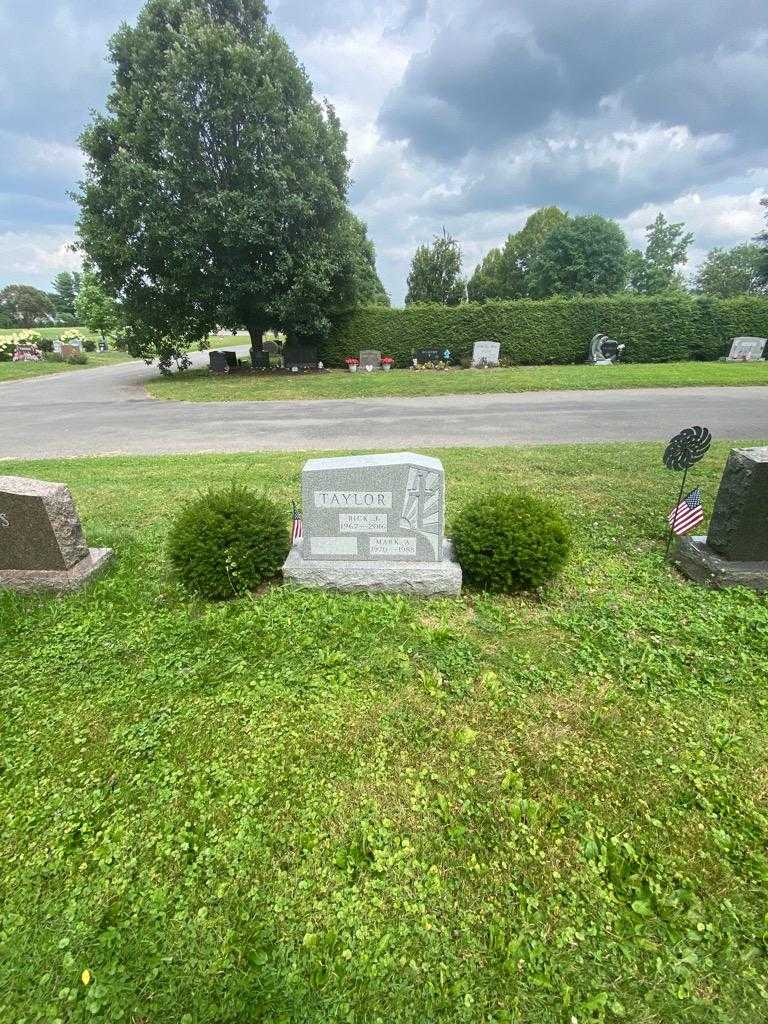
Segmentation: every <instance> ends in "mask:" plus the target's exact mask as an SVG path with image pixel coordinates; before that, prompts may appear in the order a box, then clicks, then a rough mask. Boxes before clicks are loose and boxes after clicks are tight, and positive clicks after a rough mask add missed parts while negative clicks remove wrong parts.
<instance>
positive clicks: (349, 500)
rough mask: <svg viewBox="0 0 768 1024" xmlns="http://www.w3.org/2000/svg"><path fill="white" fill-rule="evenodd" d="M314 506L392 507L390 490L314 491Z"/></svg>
mask: <svg viewBox="0 0 768 1024" xmlns="http://www.w3.org/2000/svg"><path fill="white" fill-rule="evenodd" d="M315 508H392V491H315Z"/></svg>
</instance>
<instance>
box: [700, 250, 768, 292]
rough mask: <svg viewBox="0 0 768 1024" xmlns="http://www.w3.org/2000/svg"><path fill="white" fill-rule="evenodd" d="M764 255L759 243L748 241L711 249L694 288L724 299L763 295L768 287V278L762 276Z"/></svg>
mask: <svg viewBox="0 0 768 1024" xmlns="http://www.w3.org/2000/svg"><path fill="white" fill-rule="evenodd" d="M762 258H763V251H762V249H761V248H760V246H759V245H752V244H750V243H749V242H745V243H744V244H743V245H735V246H734V247H733V248H732V249H712V250H711V252H709V253H707V256H706V259H705V260H704V262H703V263H702V264H701V266H700V267H699V269H698V272H697V274H696V278H695V280H694V288H695V290H696V291H697V292H702V293H703V294H705V295H716V296H718V297H719V298H721V299H731V298H733V297H734V296H736V295H763V294H764V293H765V292H766V291H767V290H768V281H764V280H763V277H762V273H761V264H762Z"/></svg>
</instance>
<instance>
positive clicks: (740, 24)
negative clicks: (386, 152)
mask: <svg viewBox="0 0 768 1024" xmlns="http://www.w3.org/2000/svg"><path fill="white" fill-rule="evenodd" d="M766 39H768V15H767V14H766V8H765V4H764V2H763V0H743V2H735V0H734V2H726V3H724V2H723V0H701V2H699V3H696V4H693V3H691V4H689V3H686V2H681V0H678V2H677V3H673V4H669V3H668V0H623V2H622V3H615V2H613V0H611V2H606V0H582V2H580V3H578V4H574V3H569V2H565V0H519V2H518V3H516V4H513V5H510V4H509V3H508V0H484V2H483V3H481V4H480V5H479V6H477V5H474V4H473V5H471V6H470V5H467V7H466V8H465V9H462V8H458V9H457V12H456V14H455V16H454V17H453V18H452V19H451V20H450V21H449V22H448V24H447V25H446V26H445V27H444V28H443V29H442V30H441V31H439V32H438V33H437V35H436V37H435V39H434V40H433V42H432V44H431V46H430V47H429V49H428V50H427V51H426V52H424V53H421V54H418V55H416V56H414V58H413V59H412V61H411V63H410V65H409V67H408V69H407V71H406V73H405V76H404V77H403V81H402V82H401V84H400V85H399V86H398V87H397V88H396V89H395V90H393V92H392V94H391V95H390V96H389V98H388V100H387V101H386V103H385V104H384V106H383V108H382V111H381V114H380V116H379V124H380V126H381V128H382V131H383V132H384V134H385V135H386V136H387V137H388V138H391V139H404V140H407V141H408V142H409V144H410V146H411V147H412V148H413V150H414V152H415V153H417V154H420V155H424V156H431V157H433V158H435V159H439V160H445V159H450V158H453V159H458V158H460V157H461V156H463V155H465V154H466V153H468V152H470V151H472V150H474V149H480V150H492V149H494V148H496V147H497V146H498V145H499V144H502V145H503V144H505V143H506V142H507V141H508V140H509V139H510V137H512V136H517V135H519V134H521V133H525V132H531V131H540V132H546V130H547V127H548V124H549V122H550V120H551V119H552V118H553V117H556V116H558V115H561V116H576V117H595V116H597V115H598V114H599V112H600V111H601V108H602V105H603V104H604V103H605V101H606V100H609V99H610V98H611V97H614V98H615V99H616V100H621V102H622V103H623V105H624V106H625V108H626V110H627V113H628V114H629V115H630V116H634V117H637V118H638V119H640V120H642V121H646V122H648V123H655V122H658V123H662V124H667V125H670V124H686V125H690V126H691V127H692V128H694V130H696V131H707V132H711V131H723V130H727V131H729V132H739V131H742V130H743V131H744V132H745V133H747V134H750V133H752V132H753V131H754V129H755V128H756V127H757V126H759V125H760V121H761V117H760V116H759V103H760V100H761V87H762V86H764V84H765V82H766V78H767V77H768V52H767V51H766V45H767V44H766ZM762 95H765V93H764V92H762Z"/></svg>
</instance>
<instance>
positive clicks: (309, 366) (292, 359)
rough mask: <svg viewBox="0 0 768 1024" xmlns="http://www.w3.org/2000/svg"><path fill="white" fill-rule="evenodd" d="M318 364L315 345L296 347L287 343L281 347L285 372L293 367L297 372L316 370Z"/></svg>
mask: <svg viewBox="0 0 768 1024" xmlns="http://www.w3.org/2000/svg"><path fill="white" fill-rule="evenodd" d="M317 362H318V355H317V347H316V346H315V345H297V344H295V343H291V342H289V341H287V342H286V343H285V345H284V346H283V366H284V367H285V369H286V370H290V369H292V368H293V367H294V366H296V367H298V369H299V370H316V369H317Z"/></svg>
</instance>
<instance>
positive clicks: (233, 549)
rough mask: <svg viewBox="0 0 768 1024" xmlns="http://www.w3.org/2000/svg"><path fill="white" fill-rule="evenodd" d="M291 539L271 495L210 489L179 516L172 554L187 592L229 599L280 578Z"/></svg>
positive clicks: (170, 547) (173, 532) (235, 488)
mask: <svg viewBox="0 0 768 1024" xmlns="http://www.w3.org/2000/svg"><path fill="white" fill-rule="evenodd" d="M290 543H291V542H290V533H289V530H288V523H287V519H286V516H285V515H284V514H283V513H282V512H281V511H280V509H279V508H278V507H277V506H276V505H275V504H274V503H273V502H271V501H270V500H269V499H268V498H262V497H259V495H257V494H255V493H254V492H253V491H249V490H248V489H247V488H245V487H240V486H237V485H233V486H232V487H230V488H229V489H228V490H225V491H215V490H214V491H209V492H208V493H207V494H204V495H202V496H201V497H199V498H198V499H197V500H196V501H194V502H192V504H190V505H188V506H187V507H186V508H185V509H184V510H183V511H182V512H181V513H180V514H179V516H178V517H177V519H176V521H175V523H174V524H173V527H172V529H171V533H170V538H169V543H168V556H169V558H170V561H171V564H172V565H173V568H174V570H175V572H176V575H177V576H178V578H179V579H180V580H181V582H182V583H183V584H184V586H185V587H186V588H187V589H188V590H191V591H193V592H194V593H197V594H200V595H202V596H203V597H208V598H214V599H217V598H227V597H234V596H235V595H236V594H239V593H242V592H243V591H245V590H251V589H253V588H254V587H257V586H258V585H259V584H260V583H263V582H264V580H268V579H271V578H272V577H273V576H276V575H277V573H278V572H279V570H280V566H281V565H282V564H283V562H284V561H285V558H286V556H287V554H288V551H289V549H290Z"/></svg>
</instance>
